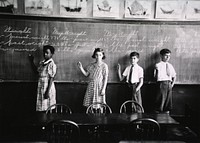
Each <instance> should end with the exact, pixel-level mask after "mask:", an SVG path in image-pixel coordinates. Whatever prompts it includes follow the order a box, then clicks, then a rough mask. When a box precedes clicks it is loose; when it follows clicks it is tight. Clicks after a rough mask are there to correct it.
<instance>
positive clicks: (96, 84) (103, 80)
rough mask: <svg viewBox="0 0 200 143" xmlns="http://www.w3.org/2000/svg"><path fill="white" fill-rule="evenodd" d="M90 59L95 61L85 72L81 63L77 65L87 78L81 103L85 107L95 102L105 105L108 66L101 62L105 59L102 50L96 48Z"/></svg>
mask: <svg viewBox="0 0 200 143" xmlns="http://www.w3.org/2000/svg"><path fill="white" fill-rule="evenodd" d="M92 58H95V60H96V61H95V62H93V63H90V64H89V65H88V66H87V69H86V70H85V69H84V68H83V66H82V63H81V62H78V63H77V65H78V67H79V69H80V70H81V72H82V73H83V75H85V76H86V77H88V78H89V81H88V86H87V90H86V93H85V97H84V101H83V105H84V106H85V107H88V106H89V105H91V104H92V103H95V102H101V103H106V97H105V92H106V86H107V81H108V66H107V64H106V63H104V62H103V59H105V54H104V51H103V49H101V48H96V49H95V50H94V53H93V55H92Z"/></svg>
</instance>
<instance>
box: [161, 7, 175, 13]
mask: <svg viewBox="0 0 200 143" xmlns="http://www.w3.org/2000/svg"><path fill="white" fill-rule="evenodd" d="M160 10H161V11H162V13H163V14H172V13H173V12H174V9H173V10H166V9H164V8H162V7H160Z"/></svg>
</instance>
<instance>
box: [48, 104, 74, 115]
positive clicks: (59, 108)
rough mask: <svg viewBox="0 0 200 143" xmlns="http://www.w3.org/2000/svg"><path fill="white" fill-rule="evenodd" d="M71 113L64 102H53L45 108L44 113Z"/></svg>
mask: <svg viewBox="0 0 200 143" xmlns="http://www.w3.org/2000/svg"><path fill="white" fill-rule="evenodd" d="M51 113H57V114H72V110H71V109H70V107H68V106H67V105H65V104H54V105H51V106H50V107H48V108H47V110H46V114H51Z"/></svg>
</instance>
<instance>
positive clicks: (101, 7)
mask: <svg viewBox="0 0 200 143" xmlns="http://www.w3.org/2000/svg"><path fill="white" fill-rule="evenodd" d="M97 7H98V10H99V11H107V12H110V10H111V8H112V7H111V6H110V5H109V3H108V1H107V0H104V1H103V2H102V5H97Z"/></svg>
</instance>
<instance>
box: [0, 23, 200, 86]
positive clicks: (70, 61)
mask: <svg viewBox="0 0 200 143" xmlns="http://www.w3.org/2000/svg"><path fill="white" fill-rule="evenodd" d="M199 37H200V28H199V27H198V25H153V24H115V23H112V24H111V23H89V22H88V23H87V22H85V23H81V22H59V21H57V22H53V21H37V20H33V21H30V20H27V21H26V20H24V21H20V20H2V22H1V24H0V54H1V56H0V67H2V68H0V79H2V80H22V81H23V80H33V79H34V78H33V76H34V75H33V73H32V72H31V69H29V68H27V67H30V63H29V62H28V61H27V59H26V56H27V54H28V53H31V54H33V55H35V57H37V59H36V60H37V61H39V60H40V59H41V58H42V46H43V45H46V44H50V45H52V46H54V47H55V49H56V54H55V56H54V59H55V62H56V64H57V65H58V73H57V76H56V80H57V81H66V82H79V81H85V80H86V79H85V78H84V77H83V76H82V75H81V74H80V72H79V70H78V69H77V66H76V62H77V61H80V60H81V61H82V63H83V64H84V65H85V64H87V63H89V62H91V60H92V58H91V55H92V51H93V49H94V48H97V47H101V48H103V49H104V50H105V52H106V57H107V58H106V59H105V62H106V63H107V64H108V66H109V82H119V81H118V77H117V73H116V67H115V65H116V64H117V63H121V64H122V68H123V66H124V67H125V66H126V65H127V64H129V60H128V55H129V54H130V52H132V51H138V52H139V53H140V55H141V56H140V61H139V64H140V65H141V66H142V67H143V68H144V71H145V74H144V75H145V78H144V80H145V81H146V82H152V81H153V80H154V79H153V74H152V70H153V66H154V64H155V63H156V62H157V61H158V60H159V56H158V55H159V51H160V49H161V48H169V49H171V51H172V57H171V62H172V64H173V65H174V67H175V69H176V71H177V83H183V84H187V83H190V84H191V83H195V84H196V83H200V75H199V73H200V66H199V63H200V50H199V45H200V41H199ZM8 57H9V58H8ZM85 66H86V65H85Z"/></svg>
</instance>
